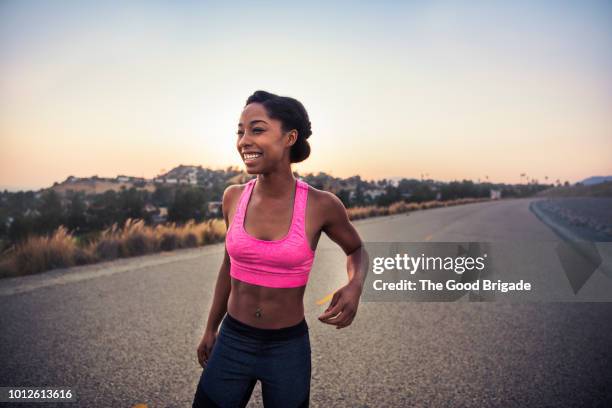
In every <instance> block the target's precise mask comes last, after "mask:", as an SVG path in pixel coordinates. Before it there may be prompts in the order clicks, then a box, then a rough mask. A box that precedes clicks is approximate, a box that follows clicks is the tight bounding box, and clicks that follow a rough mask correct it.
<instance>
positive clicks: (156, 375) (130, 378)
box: [0, 200, 612, 407]
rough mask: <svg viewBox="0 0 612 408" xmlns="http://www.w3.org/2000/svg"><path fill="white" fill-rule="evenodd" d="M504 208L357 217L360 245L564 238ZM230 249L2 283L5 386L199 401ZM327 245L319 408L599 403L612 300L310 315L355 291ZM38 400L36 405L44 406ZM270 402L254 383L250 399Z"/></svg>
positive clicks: (151, 402)
mask: <svg viewBox="0 0 612 408" xmlns="http://www.w3.org/2000/svg"><path fill="white" fill-rule="evenodd" d="M528 203H529V200H503V201H501V202H491V203H478V204H470V205H464V206H457V207H449V208H439V209H432V210H426V211H421V212H415V213H411V214H409V215H396V216H391V217H382V218H375V219H368V220H362V221H357V222H356V223H355V225H356V226H357V228H358V230H359V232H360V233H361V234H362V237H363V239H364V240H366V241H481V242H484V241H487V242H504V241H518V240H532V241H534V242H535V241H538V242H542V241H556V240H557V239H558V238H557V237H556V236H555V235H554V234H553V233H552V232H551V231H550V229H549V228H548V227H547V226H545V225H544V224H542V223H541V222H540V221H539V220H538V219H537V218H536V217H535V216H533V214H531V213H530V212H529V209H528ZM222 251H223V246H222V245H214V246H209V247H206V248H198V249H190V250H183V251H178V252H175V253H171V254H156V255H151V256H147V257H143V258H139V259H123V260H117V261H113V262H109V263H106V264H100V265H95V266H88V267H80V268H73V269H71V270H68V271H55V272H50V273H46V274H43V275H39V276H32V277H26V278H21V279H19V280H3V281H0V327H1V328H2V330H1V331H0V342H1V343H0V344H1V345H2V347H1V348H0V362H1V363H0V385H18V386H24V385H38V386H42V385H45V386H53V385H55V386H60V385H66V386H72V387H74V388H75V389H76V392H77V394H78V397H79V399H80V401H81V403H80V404H78V405H79V406H87V407H98V406H99V407H109V406H113V407H130V406H133V405H134V404H137V403H147V404H148V406H149V407H187V406H190V403H191V400H192V397H193V392H194V390H195V387H196V384H197V381H198V379H199V376H200V373H201V370H202V369H201V368H200V367H199V366H198V364H197V361H196V358H195V347H196V345H197V342H198V340H199V338H200V335H201V330H202V329H203V327H204V323H205V320H206V316H207V308H208V306H209V304H210V301H211V295H212V293H213V287H214V283H215V277H216V274H217V271H218V268H219V265H220V263H221V259H222V255H223V252H222ZM344 268H345V258H344V257H343V253H342V252H341V250H340V249H339V248H338V247H337V246H335V244H334V243H333V242H331V241H330V240H328V239H327V238H326V237H322V240H321V242H320V243H319V248H318V250H317V255H316V259H315V265H314V268H313V272H312V276H311V280H310V282H309V286H308V288H307V290H306V296H305V305H306V314H307V315H306V319H307V321H308V323H309V326H310V335H311V344H312V351H313V354H312V356H313V376H312V389H311V406H313V407H404V406H434V407H437V406H460V407H471V406H474V407H482V406H501V407H509V406H521V407H524V406H538V407H541V406H578V405H581V406H597V405H598V404H600V405H601V406H603V402H604V401H605V399H606V398H607V400H608V402H609V401H612V389H611V387H610V378H612V375H611V367H612V352H611V350H612V347H610V344H612V303H526V304H518V303H501V302H500V303H469V302H452V303H408V302H396V303H387V302H385V303H373V302H364V303H362V304H361V305H360V308H359V312H358V316H357V318H356V320H355V321H354V323H353V325H352V326H351V327H349V328H347V329H343V330H336V329H334V328H333V327H332V326H327V325H323V324H321V323H319V322H318V321H317V319H316V317H317V316H318V315H319V314H320V313H321V312H322V311H323V310H324V309H325V307H327V305H326V304H324V305H318V304H317V301H318V300H320V299H321V298H323V297H325V296H326V295H327V294H328V293H330V291H332V290H334V289H336V288H337V287H339V286H341V285H343V284H344V283H345V282H346V271H345V269H344ZM41 406H43V405H41ZM249 406H250V407H261V406H262V403H261V393H260V386H259V384H258V385H257V386H256V388H255V391H254V394H253V396H252V398H251V402H250V404H249Z"/></svg>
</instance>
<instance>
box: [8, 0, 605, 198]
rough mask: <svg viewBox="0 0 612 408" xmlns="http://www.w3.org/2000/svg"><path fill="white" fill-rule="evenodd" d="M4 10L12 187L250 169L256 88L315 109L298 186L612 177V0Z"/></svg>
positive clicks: (22, 6)
mask: <svg viewBox="0 0 612 408" xmlns="http://www.w3.org/2000/svg"><path fill="white" fill-rule="evenodd" d="M288 3H289V2H274V1H258V2H251V1H244V2H242V1H233V2H206V1H199V2H187V1H183V2H181V1H147V2H112V1H107V2H87V1H29V0H20V1H10V0H3V1H2V2H0V61H1V62H0V188H9V189H18V188H19V189H22V188H23V189H38V188H43V187H49V186H51V185H52V184H53V183H54V182H56V181H57V182H61V181H63V180H64V179H65V178H66V177H68V176H70V175H73V176H76V177H90V176H93V175H98V176H99V177H115V176H117V175H119V174H124V175H131V176H139V177H147V178H152V177H155V176H157V175H158V174H160V173H162V172H163V171H169V170H170V169H172V168H174V167H175V166H178V165H180V164H183V165H202V166H204V167H210V168H226V167H227V166H239V167H242V168H244V164H243V163H242V161H241V159H240V157H239V155H238V153H237V151H236V130H237V123H238V119H239V116H240V113H241V111H242V109H243V107H244V103H245V101H246V99H247V97H248V96H249V95H250V94H252V93H253V92H254V91H256V90H258V89H263V90H266V91H269V92H273V93H276V94H279V95H285V96H291V97H294V98H296V99H298V100H300V101H301V102H302V103H303V104H304V106H305V107H306V109H307V110H308V113H309V116H310V120H311V122H312V130H313V134H312V136H311V137H310V138H309V139H308V140H309V142H310V143H311V147H312V153H311V156H310V157H309V158H308V159H307V160H306V161H304V162H303V163H299V164H294V165H293V169H294V170H297V171H298V172H299V173H308V172H314V173H317V172H319V171H324V172H327V173H330V174H332V175H334V176H336V177H350V176H353V175H360V176H361V177H362V178H363V179H367V180H370V179H380V178H384V177H399V176H403V177H407V178H412V177H413V178H420V177H421V174H426V175H427V177H428V178H433V179H436V180H441V181H451V180H462V179H470V180H474V181H476V180H478V179H481V180H484V179H485V177H488V179H489V180H490V181H494V182H505V183H517V182H520V181H521V177H520V174H521V173H525V174H527V176H528V177H529V178H535V179H538V180H540V181H541V182H543V181H544V180H545V179H544V177H548V179H549V181H550V180H556V179H560V180H561V181H565V180H568V181H570V182H572V183H573V182H576V181H580V180H582V179H584V178H586V177H589V176H594V175H612V159H611V158H612V115H610V112H612V74H611V73H612V2H604V1H599V2H592V1H581V2H576V1H554V2H552V1H551V2H548V1H538V2H531V1H513V2H495V1H465V2H462V1H449V2H444V1H427V2H419V1H411V2H395V1H386V2H385V1H378V2H368V3H365V2H354V1H352V2H348V1H334V2H328V1H324V2H323V1H322V2H318V1H308V2H300V3H302V4H296V5H291V4H288Z"/></svg>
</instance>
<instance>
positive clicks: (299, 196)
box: [293, 179, 308, 235]
mask: <svg viewBox="0 0 612 408" xmlns="http://www.w3.org/2000/svg"><path fill="white" fill-rule="evenodd" d="M297 183H298V186H297V187H298V188H297V191H296V196H295V199H296V203H295V212H296V214H295V220H294V222H295V225H294V226H293V227H294V230H295V231H297V232H298V233H299V234H300V235H304V234H305V233H306V232H305V229H306V227H305V224H306V223H305V220H306V202H307V199H308V184H306V183H305V182H303V181H302V180H300V179H297Z"/></svg>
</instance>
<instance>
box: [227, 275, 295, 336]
mask: <svg viewBox="0 0 612 408" xmlns="http://www.w3.org/2000/svg"><path fill="white" fill-rule="evenodd" d="M305 289H306V286H300V287H296V288H268V287H265V286H258V285H251V284H250V283H246V282H242V281H239V280H237V279H234V278H232V289H231V291H230V295H229V299H228V301H227V312H228V313H229V314H230V315H232V317H234V318H235V319H237V320H240V321H241V322H243V323H245V324H248V325H250V326H253V327H257V328H260V329H282V328H283V327H290V326H295V325H296V324H298V323H299V322H301V321H302V319H304V291H305Z"/></svg>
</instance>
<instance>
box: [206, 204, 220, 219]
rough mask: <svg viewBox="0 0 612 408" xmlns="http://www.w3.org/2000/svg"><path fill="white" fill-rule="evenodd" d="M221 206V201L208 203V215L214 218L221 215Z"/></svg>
mask: <svg viewBox="0 0 612 408" xmlns="http://www.w3.org/2000/svg"><path fill="white" fill-rule="evenodd" d="M221 204H222V202H221V201H209V202H208V214H209V215H212V216H215V217H216V216H219V215H221Z"/></svg>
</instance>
